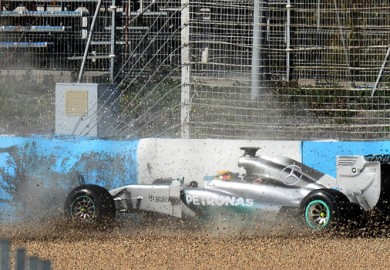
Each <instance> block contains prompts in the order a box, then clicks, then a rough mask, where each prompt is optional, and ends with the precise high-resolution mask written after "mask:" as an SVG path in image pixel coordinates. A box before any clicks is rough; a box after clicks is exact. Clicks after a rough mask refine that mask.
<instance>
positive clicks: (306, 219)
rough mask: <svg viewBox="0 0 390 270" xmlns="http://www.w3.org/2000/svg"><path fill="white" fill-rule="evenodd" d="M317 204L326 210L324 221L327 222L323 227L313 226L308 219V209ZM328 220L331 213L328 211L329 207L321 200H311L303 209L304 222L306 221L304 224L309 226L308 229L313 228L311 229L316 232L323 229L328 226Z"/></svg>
mask: <svg viewBox="0 0 390 270" xmlns="http://www.w3.org/2000/svg"><path fill="white" fill-rule="evenodd" d="M317 203H319V204H321V205H323V206H324V207H325V209H326V217H327V218H326V220H327V222H326V224H325V225H323V226H317V225H316V224H313V223H312V221H311V220H310V219H309V218H308V212H309V208H310V207H311V206H312V205H313V204H317ZM330 219H331V211H330V209H329V205H328V204H327V203H326V202H324V201H323V200H313V201H311V202H310V203H309V204H308V205H307V206H306V208H305V221H306V224H307V225H309V227H310V228H313V229H316V230H321V229H324V228H326V227H328V226H329V224H330Z"/></svg>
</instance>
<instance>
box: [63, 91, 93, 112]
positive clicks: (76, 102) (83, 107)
mask: <svg viewBox="0 0 390 270" xmlns="http://www.w3.org/2000/svg"><path fill="white" fill-rule="evenodd" d="M87 112H88V91H67V92H66V94H65V115H67V116H84V115H86V113H87Z"/></svg>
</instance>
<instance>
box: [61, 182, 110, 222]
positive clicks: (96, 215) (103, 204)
mask: <svg viewBox="0 0 390 270" xmlns="http://www.w3.org/2000/svg"><path fill="white" fill-rule="evenodd" d="M64 210H65V215H66V216H67V217H68V218H70V219H72V220H76V221H81V222H86V223H92V222H102V221H105V222H107V221H111V220H113V219H114V218H115V214H116V208H115V203H114V200H113V198H112V196H111V194H110V193H109V192H108V191H107V190H106V189H105V188H103V187H100V186H97V185H82V186H79V187H76V188H75V189H73V190H72V191H71V192H70V193H69V195H68V197H67V198H66V200H65V205H64Z"/></svg>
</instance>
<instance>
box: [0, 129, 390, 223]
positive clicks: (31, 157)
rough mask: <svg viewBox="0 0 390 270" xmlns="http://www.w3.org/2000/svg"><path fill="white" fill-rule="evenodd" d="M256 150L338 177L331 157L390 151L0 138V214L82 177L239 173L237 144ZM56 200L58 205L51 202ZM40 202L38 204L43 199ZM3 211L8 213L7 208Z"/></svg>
mask: <svg viewBox="0 0 390 270" xmlns="http://www.w3.org/2000/svg"><path fill="white" fill-rule="evenodd" d="M243 146H256V147H259V148H260V150H259V151H258V155H272V156H277V155H284V156H289V157H291V158H293V159H296V160H298V161H302V162H303V163H305V164H306V165H308V166H310V167H312V168H314V169H317V170H319V171H321V172H323V173H327V174H329V175H331V176H335V174H336V172H335V167H336V156H337V155H354V154H361V155H363V154H388V153H389V149H390V142H389V141H377V142H340V141H303V142H301V141H256V140H214V139H205V140H201V139H199V140H198V139H189V140H185V139H140V140H131V141H112V140H102V139H92V138H85V137H28V138H24V137H14V136H2V137H0V220H2V219H3V218H4V213H5V212H6V211H5V210H4V209H6V206H8V205H9V203H10V202H12V201H21V202H22V203H24V204H27V205H29V206H31V207H35V208H39V207H38V206H36V205H34V204H33V203H31V202H32V201H36V202H39V203H40V204H42V203H45V205H51V206H52V207H53V208H57V209H59V208H60V209H62V203H63V201H64V200H65V197H66V195H67V194H68V192H69V190H70V188H71V187H73V186H77V185H79V184H80V183H81V182H85V183H88V184H98V185H102V186H104V187H106V188H107V189H111V188H115V187H119V186H124V185H128V184H136V183H140V184H141V183H145V184H149V183H151V182H152V181H153V180H154V179H158V178H169V177H173V178H177V177H184V179H185V182H190V181H194V180H195V181H200V180H202V179H203V178H204V177H205V176H210V175H215V174H216V173H217V171H218V170H230V171H233V172H238V171H239V170H240V169H239V168H238V166H237V160H238V157H239V156H240V155H242V153H243V152H242V150H240V147H243ZM56 203H57V204H58V205H56ZM40 206H41V205H40ZM8 215H10V216H11V215H13V214H10V213H9V212H8Z"/></svg>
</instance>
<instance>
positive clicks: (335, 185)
mask: <svg viewBox="0 0 390 270" xmlns="http://www.w3.org/2000/svg"><path fill="white" fill-rule="evenodd" d="M241 149H242V150H243V151H244V154H243V155H242V156H241V157H240V158H239V160H238V165H239V167H240V168H243V173H232V172H229V171H220V172H218V174H217V175H216V176H214V177H205V179H202V180H200V181H191V182H189V183H187V184H184V181H183V179H180V178H179V179H157V180H155V181H154V182H153V183H152V184H150V185H127V186H123V187H119V188H116V189H113V190H110V191H108V190H106V189H104V188H103V187H100V186H97V185H85V184H84V185H80V186H78V187H76V188H75V189H73V190H72V191H71V192H70V193H69V195H68V197H67V199H66V201H65V213H66V215H67V216H68V217H69V218H71V219H76V220H82V221H100V220H112V219H114V218H115V215H116V213H118V212H137V211H147V212H155V213H160V214H164V215H170V216H174V217H178V218H181V217H185V216H208V215H209V216H210V215H211V216H212V215H215V214H216V213H219V212H224V211H229V212H233V213H236V214H242V213H245V214H250V215H252V214H253V215H256V216H258V217H261V216H262V215H264V216H265V215H267V217H269V215H270V214H271V215H272V214H274V215H275V216H276V215H278V214H280V213H283V212H289V213H293V214H295V215H298V216H299V217H301V218H302V220H303V221H304V223H305V224H306V226H308V227H310V228H313V229H324V228H328V227H331V226H332V225H337V224H340V223H342V222H348V220H350V219H352V218H354V216H357V215H359V214H360V213H361V212H362V211H368V210H371V209H373V208H375V207H379V206H381V207H386V205H387V204H386V202H387V197H388V196H387V194H386V192H385V191H386V190H388V189H386V188H385V186H386V183H387V182H388V181H387V180H385V179H382V175H385V172H386V170H387V167H388V166H389V165H388V163H389V158H388V157H386V156H340V157H337V164H336V166H337V177H336V178H334V177H331V176H329V175H326V174H324V173H321V172H319V171H316V170H314V169H313V168H310V167H308V166H306V165H304V164H302V163H300V162H298V161H296V160H293V159H291V158H288V157H282V156H280V157H269V156H261V155H260V156H257V155H256V153H257V151H258V150H259V148H253V147H243V148H241Z"/></svg>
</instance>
